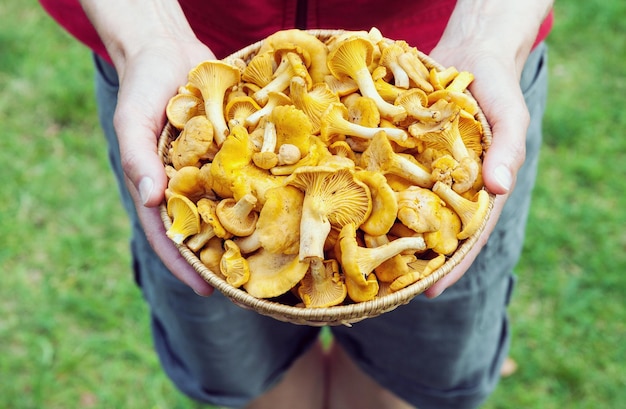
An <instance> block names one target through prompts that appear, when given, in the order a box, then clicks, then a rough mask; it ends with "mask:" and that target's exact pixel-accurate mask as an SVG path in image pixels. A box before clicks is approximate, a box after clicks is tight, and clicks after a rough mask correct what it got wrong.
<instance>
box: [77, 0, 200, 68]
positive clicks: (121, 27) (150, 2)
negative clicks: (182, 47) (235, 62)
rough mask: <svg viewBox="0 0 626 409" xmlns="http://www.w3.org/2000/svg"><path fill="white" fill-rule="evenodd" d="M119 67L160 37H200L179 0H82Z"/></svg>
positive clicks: (180, 38)
mask: <svg viewBox="0 0 626 409" xmlns="http://www.w3.org/2000/svg"><path fill="white" fill-rule="evenodd" d="M80 3H81V5H82V7H83V9H84V10H85V13H86V14H87V16H88V17H89V19H90V20H91V22H92V24H93V25H94V27H95V28H96V30H97V31H98V34H99V35H100V37H101V39H102V41H103V42H104V45H105V47H106V48H107V51H108V52H109V55H110V56H111V59H112V60H113V62H114V64H115V65H116V67H118V68H119V67H120V66H123V64H124V62H125V61H126V60H127V59H128V58H129V56H132V55H133V54H134V53H137V52H139V50H141V49H142V48H144V47H146V46H149V45H150V44H154V43H156V42H158V41H159V40H167V41H170V42H178V43H181V42H185V41H194V40H196V37H195V35H194V33H193V31H192V29H191V27H190V26H189V23H188V22H187V19H186V17H185V15H184V13H183V11H182V9H181V8H180V5H179V3H178V1H176V0H130V1H129V0H107V1H101V0H80Z"/></svg>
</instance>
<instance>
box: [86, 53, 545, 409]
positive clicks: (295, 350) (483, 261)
mask: <svg viewBox="0 0 626 409" xmlns="http://www.w3.org/2000/svg"><path fill="white" fill-rule="evenodd" d="M95 64H96V72H97V74H96V83H97V98H98V105H99V115H100V120H101V123H102V127H103V129H104V133H105V135H106V138H107V140H108V142H109V156H110V161H111V166H112V168H113V170H114V173H115V175H116V177H117V179H118V182H119V188H120V193H121V196H122V200H123V203H124V206H125V208H126V210H127V211H128V214H129V216H130V220H131V223H132V241H131V249H132V256H133V258H132V260H133V268H134V272H135V277H136V281H137V283H138V285H139V286H140V287H141V289H142V291H143V294H144V297H145V299H146V301H147V303H148V304H149V307H150V314H151V322H152V332H153V336H154V344H155V348H156V351H157V353H158V355H159V358H160V360H161V364H162V366H163V368H164V370H165V372H166V373H167V375H168V376H169V377H170V378H171V380H172V381H173V382H174V384H175V385H176V386H177V387H178V388H179V389H180V390H181V391H182V392H184V393H185V394H187V395H188V396H190V397H192V398H194V399H197V400H199V401H202V402H207V403H211V404H213V405H219V406H227V407H243V406H244V405H245V404H246V403H248V402H249V401H250V400H252V399H254V398H255V397H257V396H258V395H259V394H262V393H263V392H264V391H266V390H267V389H268V388H270V387H271V386H272V385H274V384H275V383H276V382H278V381H279V380H280V378H281V376H282V375H283V374H284V372H285V371H286V370H287V368H288V367H289V365H290V364H291V363H292V362H293V361H294V360H295V359H296V358H297V357H298V356H299V355H301V354H302V353H303V352H305V351H306V350H307V348H309V347H310V346H311V345H312V344H313V343H314V342H315V341H316V340H317V337H318V335H319V331H320V329H319V328H316V327H308V326H301V325H293V324H289V323H284V322H279V321H277V320H274V319H273V318H268V317H265V316H262V315H259V314H257V313H255V312H252V311H248V310H245V309H243V308H240V307H238V306H236V305H234V304H233V303H232V302H231V301H229V300H228V299H226V298H225V297H223V296H221V295H220V294H218V293H217V292H216V293H215V294H214V295H212V296H210V297H207V298H203V297H200V296H197V295H196V294H195V293H194V292H193V291H192V290H191V289H190V288H188V287H187V286H185V285H184V284H182V283H181V282H180V281H178V279H176V278H175V277H174V276H173V275H172V274H171V273H170V272H169V271H168V270H167V269H166V268H165V267H164V265H163V264H162V263H161V262H160V260H159V259H158V257H157V256H156V255H155V253H154V252H153V251H152V249H151V248H150V246H149V244H148V243H147V241H146V238H145V236H144V233H143V231H142V229H141V227H140V224H139V222H138V220H137V216H136V214H135V210H134V207H133V204H132V200H131V199H130V196H129V194H128V192H127V191H126V188H125V186H124V182H123V178H122V170H121V165H120V155H119V148H118V144H117V140H116V136H115V132H114V130H113V112H114V110H115V105H116V102H117V100H116V98H117V91H118V79H117V76H116V73H115V70H114V69H113V68H112V67H111V66H110V65H108V64H107V63H106V62H104V61H103V60H101V59H100V58H98V57H96V58H95ZM546 71H547V69H546V46H545V45H544V44H541V45H540V46H539V47H537V48H536V49H535V50H534V51H533V53H532V54H531V56H530V58H529V59H528V62H527V65H526V67H525V69H524V72H523V75H522V79H521V83H522V89H523V91H524V95H525V97H526V102H527V104H528V108H529V110H530V113H531V124H530V128H529V130H528V139H527V159H526V162H525V164H524V166H523V168H522V169H521V171H520V173H519V176H518V179H517V185H516V188H515V191H514V192H513V193H512V195H511V198H510V200H509V201H508V202H507V205H506V207H505V210H504V212H503V213H502V216H501V218H500V220H499V223H498V225H497V227H496V230H495V231H494V233H493V234H492V236H491V238H490V240H489V242H488V243H487V245H486V246H485V248H484V250H483V251H482V252H481V254H480V255H479V257H478V258H477V259H476V262H475V263H474V264H473V265H472V267H471V269H470V270H469V271H468V272H467V273H466V274H465V276H464V277H463V278H462V279H461V280H459V281H458V282H457V283H456V284H455V285H454V286H452V287H450V288H449V289H447V290H446V291H445V292H444V293H443V294H442V295H441V296H439V297H438V298H435V299H432V300H430V299H427V298H425V297H423V296H418V297H416V298H415V299H414V300H413V301H411V302H410V303H409V304H407V305H404V306H401V307H399V308H397V309H396V310H394V311H392V312H389V313H386V314H383V315H382V316H380V317H377V318H371V319H367V320H365V321H362V322H358V323H356V324H354V325H353V326H352V327H350V328H349V327H343V326H338V327H332V328H331V329H330V330H331V331H332V334H333V336H334V338H335V339H336V341H337V342H339V343H340V344H341V345H342V346H343V347H344V348H345V349H346V350H347V352H348V353H349V354H350V356H351V357H352V358H353V359H354V360H355V362H356V363H357V364H358V365H359V366H360V367H361V368H362V369H363V370H364V371H365V372H367V373H368V374H369V375H370V376H372V377H373V378H374V379H375V380H377V381H378V382H379V383H380V384H381V385H383V386H384V387H386V388H388V389H390V390H391V391H393V392H394V393H396V394H397V395H398V396H400V397H402V398H403V399H405V400H406V401H407V402H410V403H411V404H413V405H415V406H418V407H419V408H421V409H429V408H436V409H446V408H451V409H452V408H454V409H463V408H475V407H477V406H478V405H480V403H482V402H483V401H484V399H485V398H486V397H487V396H488V395H489V394H490V393H491V392H492V391H493V389H494V387H495V385H496V383H497V381H498V376H499V368H500V365H501V363H502V361H503V359H504V358H505V356H506V354H507V352H508V344H509V338H510V337H509V329H508V323H507V315H506V306H507V304H508V302H509V297H510V294H511V291H512V288H513V284H514V275H513V272H512V271H513V268H514V266H515V264H516V263H517V261H518V259H519V256H520V252H521V250H522V244H523V240H524V230H525V225H526V218H527V215H528V209H529V205H530V196H531V190H532V188H533V184H534V180H535V177H536V169H537V161H538V155H539V147H540V144H541V120H542V116H543V112H544V108H545V99H546V88H547V86H546V85H547V72H546ZM242 379H245V382H242Z"/></svg>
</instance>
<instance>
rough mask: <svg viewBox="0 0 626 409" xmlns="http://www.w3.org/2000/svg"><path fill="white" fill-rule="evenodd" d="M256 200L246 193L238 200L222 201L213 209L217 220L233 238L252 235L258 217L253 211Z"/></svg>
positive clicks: (228, 199)
mask: <svg viewBox="0 0 626 409" xmlns="http://www.w3.org/2000/svg"><path fill="white" fill-rule="evenodd" d="M256 203H257V198H256V197H255V196H254V195H252V194H250V193H247V194H245V195H243V196H242V197H241V199H239V200H235V199H233V198H226V199H222V200H221V201H220V202H219V203H218V204H217V208H216V209H215V213H216V214H217V218H218V219H219V221H220V223H222V226H224V228H225V229H226V230H227V231H229V232H230V233H232V234H233V235H235V236H247V235H249V234H252V232H253V231H254V229H255V227H256V222H257V219H258V217H259V215H258V213H257V212H255V211H254V207H255V206H256Z"/></svg>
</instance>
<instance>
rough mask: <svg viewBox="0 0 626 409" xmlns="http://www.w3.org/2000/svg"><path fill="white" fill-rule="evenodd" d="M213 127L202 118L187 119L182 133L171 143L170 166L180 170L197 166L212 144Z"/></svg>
mask: <svg viewBox="0 0 626 409" xmlns="http://www.w3.org/2000/svg"><path fill="white" fill-rule="evenodd" d="M213 135H214V134H213V126H212V125H211V122H209V120H208V119H207V118H206V117H204V116H201V115H199V116H194V117H193V118H191V119H189V120H188V121H187V122H186V123H185V126H184V127H183V131H182V132H181V133H180V135H179V136H178V138H176V140H174V141H172V146H171V149H170V158H171V160H172V166H174V168H175V169H180V168H182V167H184V166H199V165H200V160H201V159H203V158H204V157H205V156H206V155H207V153H208V152H209V150H210V149H211V145H212V144H213Z"/></svg>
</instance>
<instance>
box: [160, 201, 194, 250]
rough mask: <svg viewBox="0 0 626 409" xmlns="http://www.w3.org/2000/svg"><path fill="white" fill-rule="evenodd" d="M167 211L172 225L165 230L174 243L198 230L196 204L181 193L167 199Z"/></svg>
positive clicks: (178, 242)
mask: <svg viewBox="0 0 626 409" xmlns="http://www.w3.org/2000/svg"><path fill="white" fill-rule="evenodd" d="M167 213H168V215H169V216H170V217H171V218H172V225H171V226H170V228H169V229H168V230H167V231H166V232H165V233H166V235H167V237H169V238H170V239H172V241H173V242H174V243H176V244H181V243H182V242H183V241H184V240H185V239H186V238H187V237H189V236H191V235H193V234H196V233H198V232H199V231H200V216H199V214H198V209H197V208H196V205H195V204H194V203H193V202H192V201H191V200H189V199H187V198H186V197H185V196H183V195H178V194H174V195H172V196H171V197H170V198H169V199H168V201H167Z"/></svg>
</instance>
